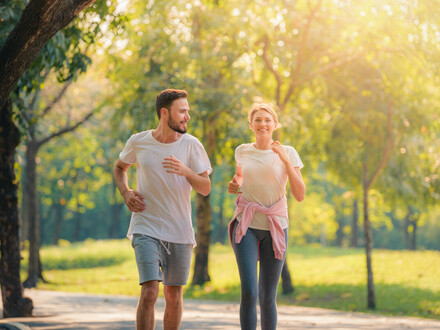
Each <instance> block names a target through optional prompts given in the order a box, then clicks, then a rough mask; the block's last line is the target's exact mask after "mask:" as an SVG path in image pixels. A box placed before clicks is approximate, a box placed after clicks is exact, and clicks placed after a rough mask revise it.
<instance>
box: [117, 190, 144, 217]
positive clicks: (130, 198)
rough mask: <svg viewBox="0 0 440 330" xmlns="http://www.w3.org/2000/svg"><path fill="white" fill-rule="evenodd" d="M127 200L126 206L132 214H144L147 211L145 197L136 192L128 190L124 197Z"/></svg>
mask: <svg viewBox="0 0 440 330" xmlns="http://www.w3.org/2000/svg"><path fill="white" fill-rule="evenodd" d="M122 196H123V197H124V200H125V204H126V205H127V206H128V209H129V210H130V211H131V212H142V211H143V210H145V207H146V205H145V203H144V202H143V201H142V200H143V199H144V196H142V195H141V194H140V193H139V192H137V191H135V190H127V191H126V192H124V194H123V195H122Z"/></svg>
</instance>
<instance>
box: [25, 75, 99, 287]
mask: <svg viewBox="0 0 440 330" xmlns="http://www.w3.org/2000/svg"><path fill="white" fill-rule="evenodd" d="M71 83H72V80H69V81H67V82H65V83H64V84H63V85H62V86H61V88H60V90H59V91H58V93H57V94H56V96H55V98H54V99H53V100H51V101H50V102H47V106H46V107H44V108H43V109H42V110H41V111H38V110H39V109H38V105H39V104H40V103H39V102H38V101H37V99H39V98H40V89H37V91H36V92H35V93H34V95H32V99H31V102H30V104H29V105H25V107H26V109H27V111H24V112H23V113H22V116H23V118H24V119H25V120H26V122H27V123H28V135H27V144H26V146H27V147H26V163H25V178H26V179H25V184H24V186H23V192H24V193H23V195H24V197H23V199H24V200H25V201H26V204H27V205H26V210H27V212H26V213H25V216H27V219H25V220H24V223H27V224H28V230H29V231H28V237H29V268H28V278H27V279H26V281H25V282H24V283H23V285H24V287H26V288H33V287H35V286H36V285H37V282H38V279H43V274H42V271H43V270H42V266H41V261H40V245H41V244H40V240H41V231H40V227H41V226H40V212H39V198H38V190H37V162H36V158H37V153H38V151H39V149H40V148H41V147H42V146H43V145H45V144H46V143H47V142H49V141H51V140H53V139H55V138H57V137H60V136H62V135H64V134H66V133H69V132H72V131H74V130H76V129H77V128H78V127H79V126H80V125H82V124H83V123H84V122H85V121H87V120H88V119H89V118H90V117H91V116H92V114H93V113H94V112H95V111H96V109H95V108H94V109H92V110H91V111H89V113H88V114H86V115H84V116H83V118H82V119H79V120H78V121H76V122H74V123H70V121H71V120H70V118H69V117H71V111H68V114H67V117H68V119H67V120H66V122H65V124H64V125H63V124H61V125H58V127H57V129H56V130H55V131H53V132H50V131H48V130H47V129H45V130H44V131H45V132H48V133H46V134H44V133H42V129H41V128H40V127H39V126H41V124H42V121H43V120H44V121H45V122H47V121H48V120H47V116H48V115H50V114H51V112H52V111H53V110H54V108H55V106H56V105H57V103H58V102H59V101H60V100H61V99H62V98H63V96H64V95H65V93H66V91H67V89H68V87H69V86H70V85H71ZM60 126H61V127H60ZM43 280H44V279H43Z"/></svg>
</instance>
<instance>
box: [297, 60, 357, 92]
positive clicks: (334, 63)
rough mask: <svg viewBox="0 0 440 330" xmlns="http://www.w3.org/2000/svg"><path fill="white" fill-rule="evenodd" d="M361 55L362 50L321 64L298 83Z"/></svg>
mask: <svg viewBox="0 0 440 330" xmlns="http://www.w3.org/2000/svg"><path fill="white" fill-rule="evenodd" d="M362 55H364V52H360V53H356V54H352V55H348V56H347V57H344V58H341V59H339V60H336V61H333V62H332V63H329V64H327V65H323V66H321V67H319V68H317V69H316V70H314V71H313V72H311V73H310V74H308V75H307V76H305V77H304V78H303V79H301V80H299V81H298V85H300V84H303V83H305V82H308V81H310V80H312V79H313V78H315V77H317V76H319V75H321V74H323V73H326V72H328V71H330V70H332V69H334V68H337V67H340V66H342V65H344V64H347V63H350V62H353V61H355V60H357V59H358V58H360V57H361V56H362Z"/></svg>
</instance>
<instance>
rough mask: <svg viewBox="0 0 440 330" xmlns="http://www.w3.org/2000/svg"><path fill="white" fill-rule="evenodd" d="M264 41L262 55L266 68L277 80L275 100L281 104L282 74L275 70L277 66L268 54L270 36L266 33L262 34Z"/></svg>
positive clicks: (261, 39) (262, 40)
mask: <svg viewBox="0 0 440 330" xmlns="http://www.w3.org/2000/svg"><path fill="white" fill-rule="evenodd" d="M259 41H261V42H262V43H263V55H262V56H261V57H262V58H263V61H264V64H265V65H266V68H267V69H268V70H269V71H270V72H271V73H272V74H273V76H274V77H275V80H276V81H277V85H276V89H275V100H276V103H277V105H279V104H280V97H281V96H280V94H281V85H282V83H283V82H282V79H281V76H280V75H279V73H278V72H277V71H276V70H275V68H274V67H273V65H272V62H271V61H270V59H269V58H268V56H267V50H268V47H269V43H270V40H269V36H268V35H267V34H265V35H264V36H262V37H261V38H260V40H259Z"/></svg>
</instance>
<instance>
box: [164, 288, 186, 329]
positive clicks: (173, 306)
mask: <svg viewBox="0 0 440 330" xmlns="http://www.w3.org/2000/svg"><path fill="white" fill-rule="evenodd" d="M163 294H164V296H165V313H164V315H163V328H164V330H178V329H179V327H180V322H181V321H182V312H183V288H182V286H181V285H164V287H163Z"/></svg>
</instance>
